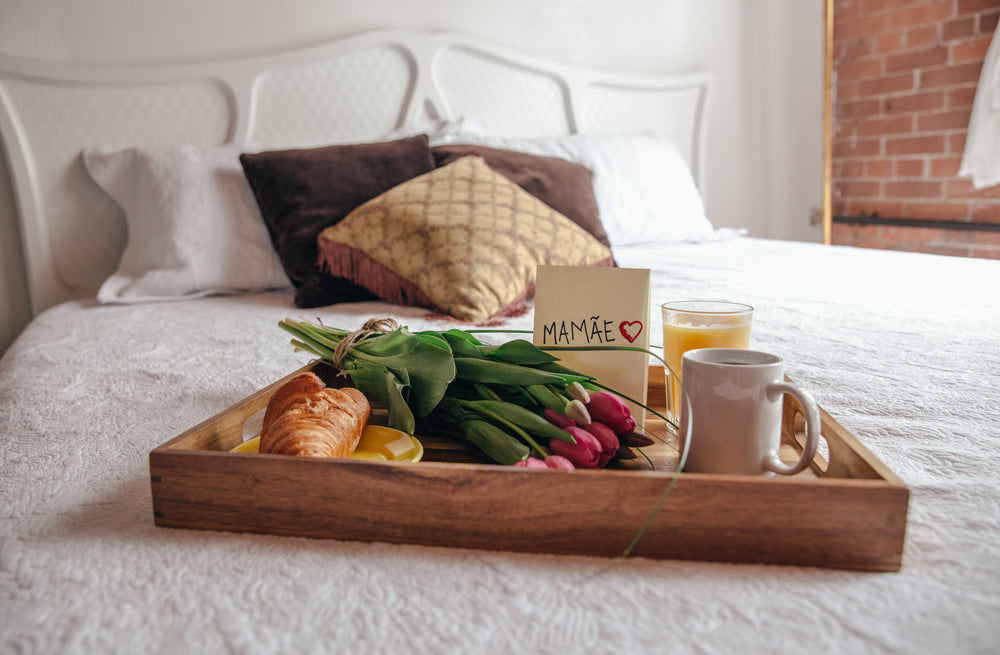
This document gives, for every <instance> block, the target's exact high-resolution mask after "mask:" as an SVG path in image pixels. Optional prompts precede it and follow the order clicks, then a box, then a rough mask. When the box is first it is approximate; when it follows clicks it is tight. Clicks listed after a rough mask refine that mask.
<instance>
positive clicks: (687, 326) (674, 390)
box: [662, 300, 753, 422]
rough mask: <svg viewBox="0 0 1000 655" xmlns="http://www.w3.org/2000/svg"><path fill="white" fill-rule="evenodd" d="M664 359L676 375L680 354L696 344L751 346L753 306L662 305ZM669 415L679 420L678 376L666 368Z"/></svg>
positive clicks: (713, 303)
mask: <svg viewBox="0 0 1000 655" xmlns="http://www.w3.org/2000/svg"><path fill="white" fill-rule="evenodd" d="M662 310H663V359H664V360H665V361H666V362H667V365H668V366H669V367H670V370H672V371H673V372H674V373H675V374H676V376H680V374H681V357H682V356H683V355H684V353H685V352H687V351H688V350H695V349H697V348H741V349H744V350H745V349H747V348H749V347H750V324H751V318H752V316H753V308H752V307H750V306H749V305H742V304H739V303H729V302H722V301H700V300H699V301H696V300H686V301H676V302H670V303H666V304H664V305H663V308H662ZM666 389H667V407H666V409H667V417H668V418H670V419H671V420H673V421H674V422H677V421H678V420H680V397H681V385H680V379H679V377H675V376H673V375H671V374H670V371H667V372H666Z"/></svg>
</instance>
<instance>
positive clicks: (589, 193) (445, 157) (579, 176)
mask: <svg viewBox="0 0 1000 655" xmlns="http://www.w3.org/2000/svg"><path fill="white" fill-rule="evenodd" d="M431 150H432V151H433V153H434V165H435V166H437V167H438V168H440V167H441V166H446V165H448V164H451V163H452V162H455V161H458V160H459V159H461V158H462V157H465V156H466V155H479V156H480V157H482V158H483V159H484V160H485V161H486V165H487V166H489V167H490V168H491V169H493V170H494V171H496V172H497V173H500V174H501V175H503V176H504V177H506V178H507V179H508V180H510V181H511V182H513V183H514V184H516V185H518V186H519V187H521V188H522V189H524V190H525V191H527V192H528V193H530V194H531V195H533V196H535V197H536V198H538V199H539V200H541V201H542V202H544V203H545V204H546V205H548V206H549V207H551V208H552V209H554V210H556V211H557V212H559V213H560V214H562V215H563V216H565V217H566V218H568V219H570V220H571V221H573V222H574V223H576V224H577V225H579V226H580V227H582V228H583V229H584V230H586V231H587V232H589V233H590V234H591V236H593V237H594V238H595V239H597V240H598V241H599V242H601V243H602V244H604V245H605V246H608V247H610V246H611V243H610V241H609V240H608V235H607V233H606V232H605V231H604V226H603V225H602V224H601V217H600V213H599V212H598V209H597V199H596V198H595V197H594V187H593V184H592V182H593V178H594V174H593V173H592V172H591V171H590V169H588V168H587V167H585V166H581V165H580V164H577V163H574V162H569V161H566V160H564V159H559V158H557V157H541V156H538V155H529V154H526V153H523V152H515V151H513V150H499V149H497V148H487V147H485V146H477V145H465V144H456V145H446V146H435V147H434V148H432V149H431Z"/></svg>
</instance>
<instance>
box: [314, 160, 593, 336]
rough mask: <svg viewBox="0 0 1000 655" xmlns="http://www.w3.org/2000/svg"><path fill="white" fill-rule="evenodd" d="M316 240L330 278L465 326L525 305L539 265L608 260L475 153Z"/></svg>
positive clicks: (399, 189)
mask: <svg viewBox="0 0 1000 655" xmlns="http://www.w3.org/2000/svg"><path fill="white" fill-rule="evenodd" d="M318 245H319V263H320V265H321V266H322V267H323V268H324V269H326V270H327V271H329V272H330V273H331V274H333V275H338V276H342V277H346V278H348V279H350V280H352V281H354V282H355V283H357V284H360V285H362V286H364V287H366V288H367V289H369V290H370V291H371V292H372V293H374V294H375V295H377V296H379V297H380V298H382V299H384V300H386V301H388V302H393V303H397V304H403V305H417V306H421V307H427V308H430V309H434V310H437V311H441V312H445V313H447V314H450V315H452V316H454V317H455V318H458V319H460V320H463V321H470V322H485V321H488V320H489V319H491V318H496V317H498V316H502V315H506V314H512V313H517V312H519V311H523V310H524V309H525V308H526V301H527V299H528V298H530V296H531V294H532V293H533V290H534V283H535V269H536V267H537V266H538V265H539V264H551V265H562V266H610V265H612V258H611V251H610V250H609V249H608V248H607V247H606V246H604V245H603V244H601V243H600V242H599V241H597V239H595V238H594V237H593V236H591V235H590V234H589V233H587V232H586V231H585V230H583V229H582V228H580V227H579V226H578V225H576V224H575V223H573V221H571V220H569V219H568V218H566V217H565V216H563V215H562V214H560V213H559V212H557V211H555V210H554V209H552V208H551V207H549V206H548V205H546V204H544V203H543V202H542V201H540V200H538V199H537V198H535V197H534V196H532V195H531V194H529V193H528V192H527V191H525V190H523V189H522V188H520V187H519V186H517V185H516V184H514V183H513V182H511V181H510V180H508V179H507V178H505V177H503V176H502V175H500V174H499V173H496V172H494V171H492V170H491V169H490V168H489V167H488V166H487V165H486V164H485V162H484V161H483V160H482V159H481V158H480V157H477V156H468V157H463V158H461V159H459V160H458V161H456V162H454V163H452V164H448V165H447V166H442V167H441V168H437V169H435V170H433V171H431V172H429V173H425V174H423V175H420V176H419V177H415V178H413V179H411V180H408V181H406V182H404V183H402V184H400V185H399V186H396V187H394V188H392V189H390V190H389V191H386V192H385V193H383V194H382V195H380V196H378V197H377V198H374V199H373V200H370V201H368V202H366V203H365V204H363V205H361V206H360V207H358V208H357V209H355V210H354V211H352V212H351V213H350V214H348V216H347V217H346V218H344V220H342V221H341V222H340V223H338V224H336V225H333V226H331V227H328V228H326V229H325V230H323V232H321V233H320V236H319V240H318Z"/></svg>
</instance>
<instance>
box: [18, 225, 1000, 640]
mask: <svg viewBox="0 0 1000 655" xmlns="http://www.w3.org/2000/svg"><path fill="white" fill-rule="evenodd" d="M616 256H617V258H618V261H619V262H620V263H621V264H622V265H624V266H631V267H642V268H651V269H653V271H654V292H653V299H654V307H655V306H657V305H658V304H659V303H660V302H663V301H665V300H667V299H672V298H681V297H692V296H702V297H706V296H707V297H725V298H732V299H738V300H743V301H747V302H749V303H750V304H752V305H754V306H755V308H756V314H755V317H754V328H753V336H752V347H754V348H758V349H762V350H767V351H771V352H774V353H776V354H779V355H782V356H783V357H784V358H785V359H786V360H787V372H788V374H789V375H790V376H791V377H792V378H794V379H795V380H796V381H797V382H799V383H800V384H802V385H803V386H806V387H808V388H810V389H811V390H812V391H813V392H814V394H815V396H816V397H817V400H818V401H819V403H820V404H821V405H823V406H824V407H825V408H826V409H827V410H828V411H829V412H830V413H831V414H832V415H833V416H834V417H835V418H836V419H837V420H838V421H839V422H840V423H841V424H843V425H844V426H845V427H846V428H847V429H848V430H850V431H851V432H852V433H854V434H855V435H856V436H857V437H858V438H859V439H860V440H861V441H862V442H863V443H864V444H865V445H866V446H868V447H869V448H870V449H871V450H872V451H873V452H874V453H875V454H876V455H877V456H878V457H879V458H880V459H882V460H883V461H884V462H885V463H886V464H887V465H888V466H889V467H890V468H892V469H893V470H894V471H895V472H896V473H898V474H899V475H900V476H901V477H902V478H903V480H904V481H905V482H906V483H907V485H908V486H909V487H910V489H911V493H912V495H911V499H910V515H909V524H908V531H907V536H906V548H905V554H904V560H903V570H902V571H901V572H899V573H852V572H843V571H829V570H814V569H802V568H795V567H780V566H756V565H753V566H748V565H726V564H709V563H697V562H695V563H690V562H688V563H682V562H672V561H651V560H644V559H631V560H627V561H625V562H622V563H619V564H617V565H616V566H614V567H612V568H610V569H607V570H603V571H601V570H602V569H603V568H604V567H606V566H607V564H608V563H609V562H608V560H602V559H597V558H586V557H557V556H546V555H523V554H509V553H495V552H478V551H468V550H459V549H446V548H424V547H416V546H399V545H387V544H380V543H354V542H337V541H323V540H310V539H299V538H284V537H271V536H259V535H243V534H232V533H212V532H197V531H187V530H171V529H164V528H156V527H155V526H154V525H153V517H152V509H151V502H150V487H149V469H148V453H149V451H150V450H151V449H152V448H154V447H155V446H157V445H159V444H160V443H162V442H164V441H166V440H168V439H169V438H171V437H173V436H175V435H176V434H178V433H180V432H181V431H183V430H185V429H187V428H189V427H191V426H193V425H194V424H196V423H197V422H199V421H201V420H203V419H205V418H208V417H209V416H211V415H213V414H215V413H216V412H218V411H220V410H222V409H225V408H226V407H228V406H229V405H231V404H232V403H234V402H235V401H237V400H239V399H240V398H243V397H245V396H247V395H248V394H250V393H251V392H253V391H254V390H256V389H259V388H260V387H262V386H264V385H266V384H268V383H270V382H272V381H274V380H275V379H277V378H278V377H280V376H283V375H285V374H287V373H288V372H290V371H292V370H294V369H295V368H297V367H299V366H300V365H302V364H303V363H305V361H306V357H305V355H303V354H301V353H295V352H293V350H292V348H291V347H290V346H289V345H288V339H287V335H286V334H285V333H284V332H282V331H281V330H279V329H278V328H277V326H276V323H277V321H278V320H279V319H281V318H283V317H285V316H287V315H292V316H299V315H303V316H304V317H306V318H313V317H316V316H318V317H320V318H322V319H323V321H324V322H326V323H328V324H333V325H338V326H340V327H345V328H353V327H358V326H360V325H361V324H362V323H363V322H364V320H365V319H367V318H369V317H371V316H380V315H384V314H385V313H386V312H387V311H392V312H393V313H394V314H395V315H397V316H402V322H404V323H406V324H408V325H410V326H411V327H412V328H414V329H419V328H423V327H425V326H428V325H435V324H432V323H429V322H427V321H425V320H424V319H422V318H421V317H422V316H424V313H423V312H421V311H412V310H401V309H400V308H387V307H386V306H384V305H379V304H376V303H367V304H359V305H344V306H339V307H334V308H324V309H321V310H317V311H310V312H307V313H303V312H300V311H299V310H295V309H294V308H292V307H291V305H290V298H289V296H288V295H287V294H281V295H279V294H272V295H259V296H248V297H239V298H235V297H230V298H207V299H201V300H194V301H188V302H178V303H160V304H148V305H138V306H130V307H122V306H96V305H95V304H93V303H70V304H66V305H62V306H59V307H56V308H53V309H51V310H49V311H47V312H45V313H44V314H43V315H41V316H40V317H38V318H37V319H36V320H35V321H34V322H33V323H32V324H31V325H30V326H29V328H28V329H27V330H26V332H25V333H24V334H23V335H22V336H21V337H20V338H19V339H18V340H17V342H16V343H15V344H14V345H13V346H12V347H11V348H10V350H9V351H8V352H7V353H6V355H5V356H4V358H3V360H2V362H0V540H2V541H0V651H3V652H15V653H36V652H37V653H98V652H100V653H104V652H116V653H137V652H162V653H193V652H204V653H225V652H234V653H305V652H309V653H318V652H331V653H351V652H359V653H389V652H393V653H473V652H489V653H510V652H541V653H548V652H551V653H560V654H565V653H573V652H586V653H616V654H617V653H638V652H670V653H689V652H690V653H708V652H713V653H714V652H719V653H725V652H746V653H761V652H768V653H793V652H795V653H798V652H803V651H807V650H808V651H812V652H830V653H862V652H863V653H885V652H891V653H908V654H909V653H940V652H949V653H973V652H982V653H987V652H996V649H997V648H998V645H1000V620H998V617H1000V500H998V499H1000V465H998V461H1000V460H998V457H997V454H996V451H997V449H998V448H1000V422H998V416H1000V327H998V326H1000V293H998V292H997V289H996V285H997V283H998V281H1000V262H995V261H985V260H972V259H957V258H946V257H938V256H930V255H919V254H903V253H891V252H875V251H866V250H854V249H847V248H839V247H824V246H819V245H812V244H792V243H783V242H774V241H765V240H756V239H749V238H737V239H733V240H729V241H720V242H712V243H702V244H688V245H675V246H668V247H665V248H661V249H659V250H658V251H655V252H654V251H652V250H641V249H640V250H633V251H619V252H616ZM653 316H654V325H653V326H652V327H653V331H652V334H653V335H656V334H657V333H658V328H659V317H658V310H654V312H653ZM436 325H438V326H440V324H436ZM511 325H513V326H516V327H530V319H529V318H528V317H522V318H520V319H516V320H514V321H512V322H511ZM654 340H655V338H654ZM736 500H737V502H738V499H736ZM372 502H378V500H377V499H372ZM666 511H669V507H668V508H667V510H666ZM816 511H817V512H822V511H823V508H822V507H816ZM599 571H601V572H600V573H599V574H598V575H596V576H595V575H594V574H595V573H597V572H599Z"/></svg>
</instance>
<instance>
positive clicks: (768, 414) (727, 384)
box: [680, 348, 821, 475]
mask: <svg viewBox="0 0 1000 655" xmlns="http://www.w3.org/2000/svg"><path fill="white" fill-rule="evenodd" d="M681 383H682V385H683V387H684V391H685V392H686V393H687V397H688V398H689V399H690V404H689V403H687V402H682V403H681V421H680V434H681V435H682V441H683V440H684V436H685V435H688V434H689V433H688V426H689V425H690V428H691V432H690V438H691V441H690V448H689V449H688V454H687V461H686V463H685V466H684V470H685V471H690V472H696V473H731V474H737V475H772V474H774V473H780V474H782V475H793V474H795V473H798V472H799V471H802V470H803V469H805V468H806V467H807V466H809V463H810V462H812V459H813V457H814V456H815V455H816V448H817V447H818V446H819V438H820V427H821V424H820V420H819V409H818V407H817V405H816V401H815V400H813V397H812V395H811V394H809V393H808V392H807V391H805V390H803V389H801V388H800V387H798V386H796V385H794V384H790V383H788V382H785V362H784V360H783V359H781V358H780V357H778V356H776V355H771V354H768V353H763V352H759V351H756V350H736V349H732V348H702V349H699V350H689V351H688V352H686V353H684V357H683V359H682V362H681ZM786 393H789V394H792V395H793V396H794V397H795V398H796V399H798V401H799V404H800V405H801V406H802V412H803V414H804V416H805V419H806V440H805V445H804V447H803V450H802V456H801V457H800V458H799V461H798V462H796V463H795V464H792V465H788V464H785V463H784V462H782V461H781V459H780V458H779V457H778V449H779V448H780V446H781V418H782V417H781V408H782V400H783V396H784V394H786ZM682 446H683V443H682Z"/></svg>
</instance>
